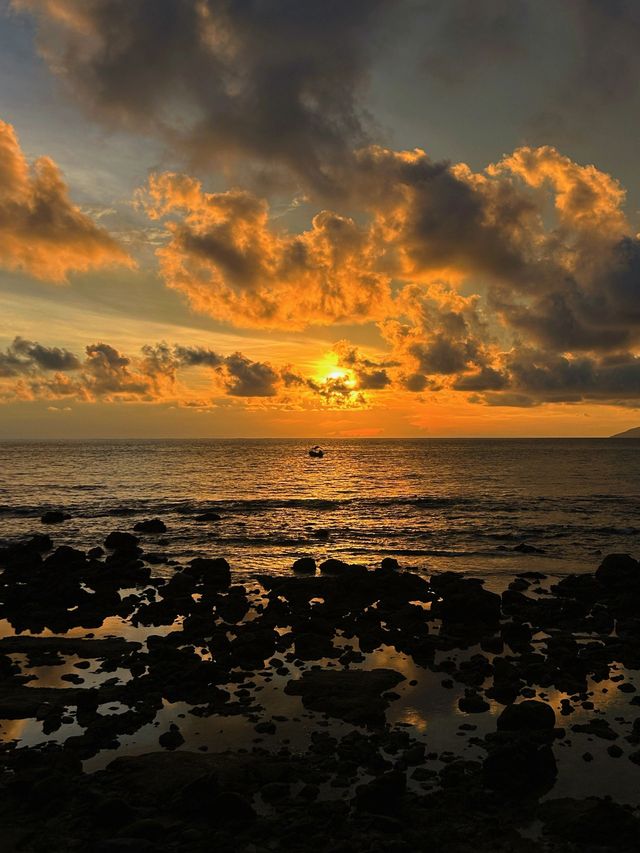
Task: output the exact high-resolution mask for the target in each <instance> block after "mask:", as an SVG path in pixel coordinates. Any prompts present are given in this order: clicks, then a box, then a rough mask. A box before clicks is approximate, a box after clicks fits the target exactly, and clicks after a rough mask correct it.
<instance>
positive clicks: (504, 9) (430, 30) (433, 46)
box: [421, 0, 530, 85]
mask: <svg viewBox="0 0 640 853" xmlns="http://www.w3.org/2000/svg"><path fill="white" fill-rule="evenodd" d="M421 8H422V11H423V13H424V12H425V11H426V13H427V15H428V24H430V26H426V27H425V28H424V29H425V32H426V34H427V37H426V44H425V46H424V48H423V62H422V64H423V68H424V69H425V70H426V71H427V73H428V74H429V75H430V76H432V77H435V78H436V79H438V80H440V81H441V82H442V83H445V84H447V85H459V84H461V83H463V82H465V81H466V80H468V79H469V77H470V76H471V75H477V74H481V73H482V72H483V71H486V69H487V68H492V67H495V66H496V65H505V64H509V63H512V62H514V61H515V60H517V59H519V58H521V57H522V54H523V53H524V52H526V50H527V40H526V27H527V24H528V23H529V18H530V8H529V4H528V3H527V2H526V0H483V2H482V3H478V2H477V0H431V2H426V3H424V4H422V7H421Z"/></svg>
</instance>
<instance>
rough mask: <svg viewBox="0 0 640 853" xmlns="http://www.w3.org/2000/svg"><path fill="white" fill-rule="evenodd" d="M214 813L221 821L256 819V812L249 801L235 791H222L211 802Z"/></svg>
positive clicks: (238, 821) (240, 821)
mask: <svg viewBox="0 0 640 853" xmlns="http://www.w3.org/2000/svg"><path fill="white" fill-rule="evenodd" d="M211 806H212V809H213V812H214V814H215V815H218V816H219V817H220V820H222V821H223V822H232V823H236V822H237V823H240V824H242V823H245V822H250V821H253V820H255V819H256V817H257V815H256V812H255V810H254V808H253V806H252V805H251V803H250V802H249V801H248V800H247V799H246V798H245V797H243V796H242V795H241V794H238V793H236V792H235V791H222V792H221V793H220V794H218V796H217V797H214V799H213V800H212V802H211Z"/></svg>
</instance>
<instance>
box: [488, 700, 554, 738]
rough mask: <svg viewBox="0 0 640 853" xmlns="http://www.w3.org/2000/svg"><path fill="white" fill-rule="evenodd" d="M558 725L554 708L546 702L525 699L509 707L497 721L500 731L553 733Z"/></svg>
mask: <svg viewBox="0 0 640 853" xmlns="http://www.w3.org/2000/svg"><path fill="white" fill-rule="evenodd" d="M555 724H556V715H555V712H554V710H553V708H552V707H551V706H550V705H547V704H546V702H538V701H536V700H535V699H525V700H524V702H518V703H517V704H515V705H508V706H507V707H506V708H505V709H504V711H503V712H502V713H501V714H500V716H499V717H498V719H497V721H496V725H497V728H498V731H508V732H518V731H552V730H553V729H554V727H555Z"/></svg>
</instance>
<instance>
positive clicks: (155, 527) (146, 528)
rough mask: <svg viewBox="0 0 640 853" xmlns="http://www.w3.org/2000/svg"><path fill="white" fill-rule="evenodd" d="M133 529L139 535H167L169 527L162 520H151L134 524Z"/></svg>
mask: <svg viewBox="0 0 640 853" xmlns="http://www.w3.org/2000/svg"><path fill="white" fill-rule="evenodd" d="M133 529H134V530H136V531H137V532H138V533H166V532H167V525H166V524H165V523H164V521H162V519H160V518H149V519H147V520H146V521H139V522H138V523H137V524H134V525H133Z"/></svg>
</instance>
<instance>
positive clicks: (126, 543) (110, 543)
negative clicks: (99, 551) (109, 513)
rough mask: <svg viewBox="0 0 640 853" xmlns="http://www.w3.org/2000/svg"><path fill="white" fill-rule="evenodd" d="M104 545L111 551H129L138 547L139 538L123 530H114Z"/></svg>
mask: <svg viewBox="0 0 640 853" xmlns="http://www.w3.org/2000/svg"><path fill="white" fill-rule="evenodd" d="M104 544H105V548H109V550H110V551H115V550H119V549H122V550H124V551H129V550H131V549H133V548H136V547H137V546H138V537H137V536H134V535H133V533H126V532H125V531H123V530H113V531H112V532H111V533H110V534H109V535H108V536H107V538H106V539H105V540H104Z"/></svg>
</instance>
